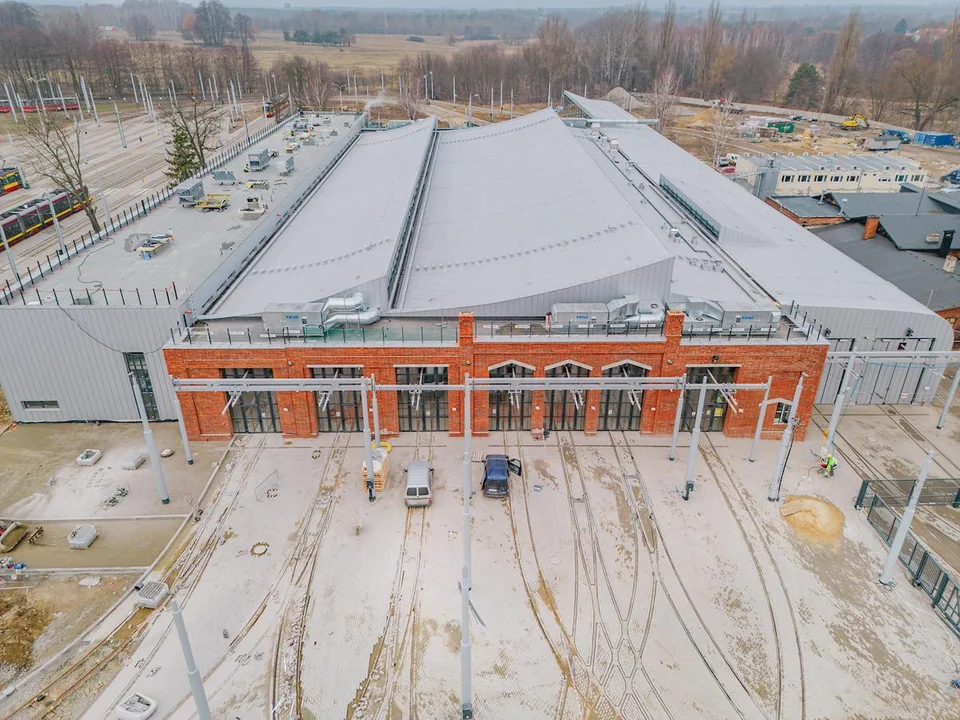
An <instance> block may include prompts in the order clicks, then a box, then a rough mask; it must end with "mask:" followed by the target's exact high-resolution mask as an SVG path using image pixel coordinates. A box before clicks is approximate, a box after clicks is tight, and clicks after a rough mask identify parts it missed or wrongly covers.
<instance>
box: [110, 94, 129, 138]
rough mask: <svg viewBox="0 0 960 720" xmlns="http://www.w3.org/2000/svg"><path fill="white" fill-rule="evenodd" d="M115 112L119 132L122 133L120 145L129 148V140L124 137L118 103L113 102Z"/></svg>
mask: <svg viewBox="0 0 960 720" xmlns="http://www.w3.org/2000/svg"><path fill="white" fill-rule="evenodd" d="M113 111H114V112H115V113H116V114H117V130H118V131H119V132H120V144H121V145H123V147H127V139H126V138H125V137H124V136H123V122H122V121H121V120H120V109H119V108H118V107H117V101H116V100H114V101H113Z"/></svg>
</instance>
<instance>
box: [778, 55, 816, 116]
mask: <svg viewBox="0 0 960 720" xmlns="http://www.w3.org/2000/svg"><path fill="white" fill-rule="evenodd" d="M820 82H821V81H820V73H818V72H817V68H816V67H815V66H814V65H811V64H810V63H800V66H799V67H798V68H797V71H796V72H795V73H794V74H793V77H791V78H790V88H789V90H788V91H787V106H788V107H798V108H803V109H805V110H809V109H811V108H814V107H816V104H817V102H819V100H820V93H821V92H823V89H822V87H821V85H820Z"/></svg>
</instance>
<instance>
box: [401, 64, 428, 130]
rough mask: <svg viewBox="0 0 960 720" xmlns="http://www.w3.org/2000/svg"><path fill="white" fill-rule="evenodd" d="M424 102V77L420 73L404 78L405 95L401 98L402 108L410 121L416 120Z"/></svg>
mask: <svg viewBox="0 0 960 720" xmlns="http://www.w3.org/2000/svg"><path fill="white" fill-rule="evenodd" d="M422 100H423V77H422V76H421V75H420V73H411V74H408V75H405V76H404V78H403V95H401V96H400V108H401V109H402V110H403V114H404V115H406V116H407V118H409V119H410V120H416V119H417V115H418V114H419V113H420V103H421V102H422Z"/></svg>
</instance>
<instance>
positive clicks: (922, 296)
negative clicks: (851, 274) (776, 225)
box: [817, 223, 960, 310]
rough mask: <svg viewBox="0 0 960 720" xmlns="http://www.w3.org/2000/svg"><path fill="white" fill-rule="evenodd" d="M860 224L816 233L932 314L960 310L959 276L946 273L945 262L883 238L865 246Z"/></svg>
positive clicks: (839, 226)
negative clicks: (901, 248) (928, 308)
mask: <svg viewBox="0 0 960 720" xmlns="http://www.w3.org/2000/svg"><path fill="white" fill-rule="evenodd" d="M862 234H863V229H862V227H861V226H860V224H859V223H843V224H841V225H834V226H832V227H830V228H829V229H824V230H819V231H817V236H818V237H821V238H823V239H824V240H825V241H826V242H828V243H830V245H832V246H833V247H835V248H836V249H837V250H839V251H840V252H842V253H843V254H844V255H846V256H847V257H849V258H852V259H854V260H856V261H857V262H858V263H860V264H861V265H863V266H864V267H865V268H867V269H869V270H871V271H873V272H875V273H876V274H877V275H880V276H881V277H884V278H886V279H887V280H889V281H890V282H891V283H893V284H894V285H896V286H897V287H898V288H899V289H900V290H902V291H903V292H905V293H906V294H907V295H909V296H910V297H912V298H913V299H914V300H917V301H918V302H921V303H923V304H924V305H928V303H929V305H928V307H930V309H931V310H951V309H953V308H956V307H960V275H957V273H955V272H945V271H944V269H943V267H944V259H943V258H940V257H937V256H936V255H931V254H930V253H919V252H911V251H906V252H904V251H901V250H898V249H897V248H896V247H895V246H894V244H893V243H892V242H891V241H890V240H887V239H886V238H884V237H881V236H879V235H878V236H876V237H874V238H873V239H871V240H869V241H867V242H864V241H863V240H862V239H861V238H862Z"/></svg>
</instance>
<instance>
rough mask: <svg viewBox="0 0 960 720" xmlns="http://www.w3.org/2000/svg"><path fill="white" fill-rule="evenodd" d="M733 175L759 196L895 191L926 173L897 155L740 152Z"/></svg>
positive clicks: (925, 175) (915, 181) (920, 178)
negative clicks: (745, 153) (764, 153)
mask: <svg viewBox="0 0 960 720" xmlns="http://www.w3.org/2000/svg"><path fill="white" fill-rule="evenodd" d="M736 170H737V173H736V178H742V179H746V180H747V181H748V182H749V183H750V185H752V186H753V187H754V188H755V189H756V190H757V192H756V194H757V195H758V196H759V197H767V196H769V195H806V196H810V195H820V194H822V193H827V192H899V191H900V187H901V185H903V184H904V183H914V184H917V183H920V184H922V183H924V182H926V180H927V174H926V172H925V171H924V170H923V169H922V168H921V167H920V166H919V165H917V164H916V163H914V162H911V161H910V160H906V159H904V158H901V157H896V156H892V155H886V154H885V155H876V154H853V153H850V154H847V155H836V154H833V155H824V154H822V153H819V154H807V153H804V154H803V155H794V154H792V153H791V154H788V155H763V154H760V155H740V156H737V158H736Z"/></svg>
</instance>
